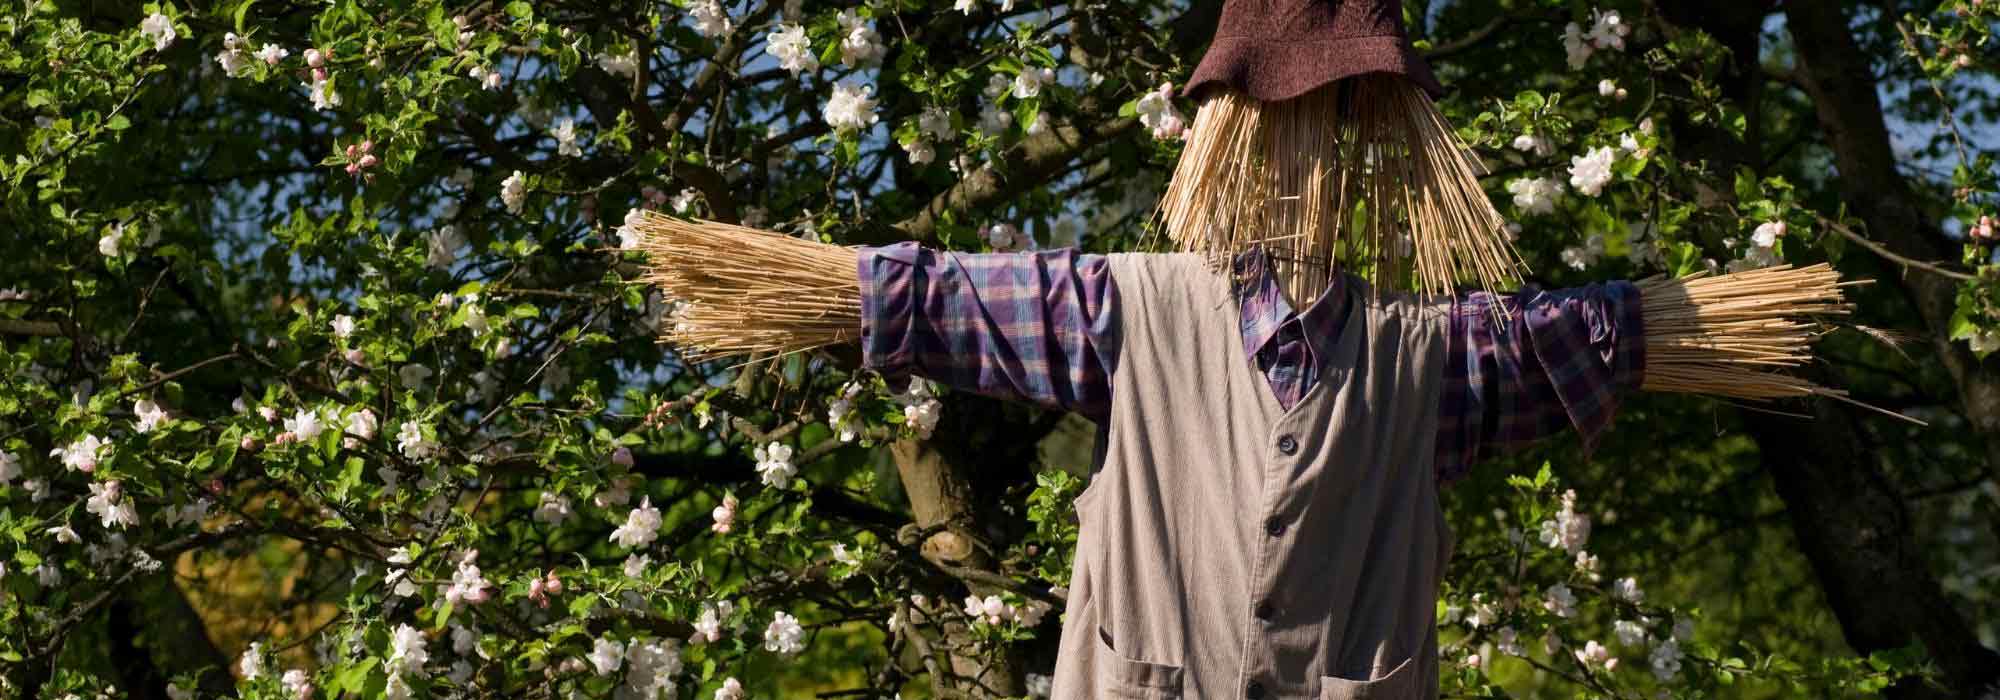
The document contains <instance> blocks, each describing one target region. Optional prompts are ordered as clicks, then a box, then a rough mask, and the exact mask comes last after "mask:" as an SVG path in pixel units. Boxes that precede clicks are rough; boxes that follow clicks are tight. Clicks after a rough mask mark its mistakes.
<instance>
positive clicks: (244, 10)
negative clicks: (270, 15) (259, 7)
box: [236, 0, 257, 34]
mask: <svg viewBox="0 0 2000 700" xmlns="http://www.w3.org/2000/svg"><path fill="white" fill-rule="evenodd" d="M255 4H257V0H244V2H243V4H241V5H237V6H236V33H237V34H244V33H247V32H244V31H243V20H244V18H245V17H247V16H248V15H249V14H250V6H251V5H255Z"/></svg>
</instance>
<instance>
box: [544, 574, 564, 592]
mask: <svg viewBox="0 0 2000 700" xmlns="http://www.w3.org/2000/svg"><path fill="white" fill-rule="evenodd" d="M548 580H549V582H548V585H546V586H543V588H546V589H548V591H549V592H550V593H562V579H559V578H556V572H554V571H550V572H549V578H548Z"/></svg>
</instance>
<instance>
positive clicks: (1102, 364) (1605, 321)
mask: <svg viewBox="0 0 2000 700" xmlns="http://www.w3.org/2000/svg"><path fill="white" fill-rule="evenodd" d="M1235 268H1236V272H1237V275H1236V278H1237V280H1238V282H1237V283H1236V296H1237V298H1238V299H1239V300H1240V303H1241V305H1242V306H1241V317H1242V319H1243V321H1242V329H1241V330H1242V341H1243V346H1244V350H1245V354H1247V355H1249V356H1251V357H1255V358H1257V363H1258V366H1259V369H1261V370H1262V371H1263V373H1264V376H1265V379H1266V380H1267V381H1269V382H1270V385H1271V391H1272V393H1273V394H1274V395H1275V396H1276V397H1277V399H1278V401H1279V403H1280V404H1281V405H1283V406H1285V407H1286V408H1290V407H1291V406H1292V404H1294V403H1296V402H1297V401H1298V400H1299V398H1300V397H1302V396H1304V395H1305V393H1306V391H1307V390H1309V389H1311V388H1312V385H1313V384H1314V383H1315V382H1316V381H1318V376H1317V373H1318V368H1319V363H1318V362H1317V361H1315V353H1316V348H1315V347H1314V345H1315V343H1318V342H1321V341H1322V340H1324V339H1328V338H1331V337H1332V336H1333V335H1334V334H1335V333H1336V332H1338V331H1339V330H1340V328H1341V325H1342V322H1343V321H1344V320H1345V318H1346V313H1347V309H1346V308H1345V306H1346V305H1347V302H1346V295H1344V294H1336V293H1329V294H1326V295H1323V296H1322V297H1321V301H1320V302H1316V303H1313V304H1311V305H1309V306H1307V307H1306V309H1305V311H1304V312H1303V313H1297V312H1294V311H1293V309H1292V307H1291V304H1290V303H1289V302H1287V301H1286V300H1285V297H1284V294H1282V293H1281V292H1280V290H1279V287H1278V283H1277V280H1276V278H1275V277H1274V276H1273V275H1272V274H1271V273H1270V270H1269V266H1268V263H1267V259H1266V257H1265V256H1264V255H1263V254H1262V253H1261V252H1258V251H1253V252H1251V253H1246V254H1244V255H1242V256H1238V258H1237V259H1236V261H1235ZM858 271H859V274H860V282H861V323H862V358H863V364H864V365H866V366H867V367H870V368H873V369H875V370H877V371H880V372H883V373H884V374H890V375H899V374H918V375H921V376H924V377H928V378H930V379H932V380H935V381H938V382H942V383H944V384H946V385H949V386H952V387H956V388H960V389H964V390H967V391H973V392H977V393H980V394H985V395H988V396H995V397H999V398H1004V399H1013V400H1021V401H1029V402H1033V403H1037V404H1041V405H1043V406H1047V407H1051V408H1058V409H1063V410H1068V411H1075V412H1078V413H1082V414H1084V415H1086V416H1089V417H1091V418H1093V419H1096V420H1102V419H1103V418H1104V417H1105V416H1106V415H1107V413H1108V409H1109V407H1110V405H1111V399H1112V397H1111V372H1112V371H1113V370H1114V369H1115V368H1116V367H1117V364H1118V348H1119V338H1118V328H1119V326H1118V320H1117V319H1118V290H1117V289H1116V285H1114V284H1113V282H1112V278H1111V272H1110V270H1109V268H1108V267H1107V266H1106V264H1105V259H1104V257H1103V256H1101V255H1088V254H1080V253H1077V252H1076V251H1075V250H1073V249H1069V248H1063V249H1059V250H1052V251H1037V252H1030V253H986V254H966V253H953V252H938V251H933V250H930V249H927V248H921V247H919V246H917V244H915V243H908V242H906V243H897V244H894V245H890V246H884V247H878V248H864V249H862V252H861V256H860V262H859V270H858ZM1345 283H1346V280H1345V279H1344V277H1343V276H1336V278H1335V280H1334V283H1333V284H1332V285H1329V288H1330V290H1337V289H1338V288H1339V287H1340V286H1341V285H1342V284H1345ZM1494 304H1505V305H1506V307H1507V309H1508V310H1509V311H1511V312H1512V313H1510V314H1509V315H1508V316H1507V321H1506V322H1504V323H1502V322H1499V321H1498V320H1496V319H1495V318H1494V316H1495V314H1493V313H1492V307H1493V305H1494ZM1449 319H1450V330H1449V339H1448V341H1447V357H1446V361H1445V370H1444V371H1445V377H1444V391H1443V394H1442V398H1441V399H1440V402H1441V405H1440V406H1439V409H1440V413H1439V419H1438V420H1439V425H1438V434H1437V459H1436V467H1437V472H1438V478H1439V480H1440V481H1441V482H1445V483H1450V482H1452V481H1455V480H1457V479H1458V478H1459V477H1461V476H1463V475H1464V474H1465V473H1466V472H1467V471H1468V470H1469V469H1470V468H1471V466H1472V465H1473V464H1474V463H1476V462H1478V461H1479V460H1481V459H1485V458H1487V457H1490V456H1493V455H1496V454H1501V453H1505V452H1509V451H1513V450H1517V449H1520V448H1522V447H1525V446H1527V445H1528V444H1530V443H1532V442H1535V441H1536V440H1539V439H1541V438H1544V437H1547V436H1549V435H1552V434H1554V433H1557V432H1560V431H1562V430H1564V429H1565V428H1569V427H1575V428H1576V429H1577V431H1578V432H1579V433H1580V434H1581V435H1582V438H1583V443H1584V446H1585V449H1589V447H1590V446H1592V445H1593V444H1594V443H1595V441H1596V439H1597V437H1598V435H1599V434H1601V433H1602V432H1603V431H1604V429H1605V428H1606V427H1607V426H1609V425H1610V423H1611V417H1612V414H1613V413H1615V412H1616V409H1617V407H1618V397H1619V392H1621V391H1623V390H1628V389H1633V388H1637V387H1638V386H1639V381H1640V377H1641V373H1642V372H1643V371H1644V368H1645V333H1644V332H1643V329H1642V327H1641V326H1642V317H1641V313H1640V303H1639V291H1638V288H1637V287H1635V286H1633V285H1632V284H1631V283H1628V282H1623V281H1615V282H1608V283H1603V284H1592V285H1589V286H1585V287H1578V288H1572V289H1558V290H1548V291H1544V290H1538V289H1534V288H1529V289H1525V290H1522V291H1520V292H1515V293H1512V294H1505V295H1492V294H1487V293H1485V292H1474V293H1470V294H1466V295H1463V296H1461V297H1459V298H1457V299H1456V300H1454V301H1453V302H1452V303H1451V309H1450V314H1449Z"/></svg>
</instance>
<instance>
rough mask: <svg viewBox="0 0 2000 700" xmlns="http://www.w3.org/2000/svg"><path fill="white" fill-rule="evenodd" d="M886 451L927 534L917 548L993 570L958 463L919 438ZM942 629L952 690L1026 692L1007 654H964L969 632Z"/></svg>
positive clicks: (979, 588) (976, 586)
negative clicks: (952, 677) (920, 547)
mask: <svg viewBox="0 0 2000 700" xmlns="http://www.w3.org/2000/svg"><path fill="white" fill-rule="evenodd" d="M889 452H890V454H891V455H893V456H894V457H895V459H896V471H897V472H898V473H899V474H900V475H901V476H902V479H903V491H904V492H905V493H906V494H908V495H909V498H910V510H911V512H912V513H914V514H915V515H916V519H917V522H916V526H917V528H919V529H920V530H921V531H924V532H932V534H931V535H930V536H929V537H926V538H924V540H923V542H922V545H921V546H922V549H923V554H924V557H925V558H926V559H929V560H931V561H933V562H936V563H938V564H941V565H943V566H946V567H956V568H964V569H971V570H975V571H984V572H992V571H997V570H998V568H999V567H998V566H997V564H998V562H997V561H996V560H995V559H994V558H993V555H992V554H991V553H990V552H988V551H987V550H986V549H984V548H982V547H981V546H980V543H979V541H978V537H979V535H978V533H979V532H980V528H979V527H978V526H977V516H978V508H977V507H976V506H975V505H974V503H975V501H974V500H973V487H972V480H971V479H969V478H967V477H966V475H965V474H963V473H961V469H962V468H961V467H959V466H958V465H959V464H961V463H962V462H963V460H951V459H948V458H947V457H946V455H945V454H944V453H943V452H940V451H939V450H938V449H937V448H936V447H934V446H932V445H931V444H930V443H928V442H924V441H919V440H899V441H897V442H895V443H892V444H891V445H890V446H889ZM933 531H934V532H933ZM966 587H967V588H969V589H970V590H971V592H972V593H973V594H975V595H981V596H984V595H988V594H993V593H998V592H999V591H998V590H996V589H993V588H992V587H990V586H988V585H986V584H982V583H978V582H974V581H966ZM944 629H945V635H946V639H944V640H941V641H942V643H943V645H944V646H945V648H946V649H949V650H950V651H951V670H952V674H953V675H954V676H956V678H955V679H953V680H952V684H951V685H953V686H955V689H956V690H958V691H959V692H963V693H965V694H967V695H968V696H971V697H1013V696H1020V695H1023V694H1025V693H1026V689H1025V688H1026V686H1025V685H1024V682H1025V679H1024V678H1023V676H1022V673H1023V668H1022V665H1021V664H1020V663H1017V659H1015V658H1014V657H1013V655H1012V650H1009V649H1000V650H986V651H987V652H988V653H984V654H973V653H969V652H972V651H973V647H972V643H971V639H970V637H969V635H968V630H966V629H964V628H963V626H961V625H957V624H948V625H945V626H944ZM932 683H933V685H934V686H936V685H937V684H938V683H939V681H938V679H932Z"/></svg>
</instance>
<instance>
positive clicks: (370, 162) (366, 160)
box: [356, 155, 382, 168]
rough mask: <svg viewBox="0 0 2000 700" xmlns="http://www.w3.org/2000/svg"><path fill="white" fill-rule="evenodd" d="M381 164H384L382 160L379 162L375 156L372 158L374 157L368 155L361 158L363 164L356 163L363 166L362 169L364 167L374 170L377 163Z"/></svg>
mask: <svg viewBox="0 0 2000 700" xmlns="http://www.w3.org/2000/svg"><path fill="white" fill-rule="evenodd" d="M380 162H382V161H381V160H379V159H377V158H376V157H375V156H372V155H367V156H362V157H361V162H359V163H356V165H359V166H361V167H363V168H373V167H375V164H376V163H380Z"/></svg>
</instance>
